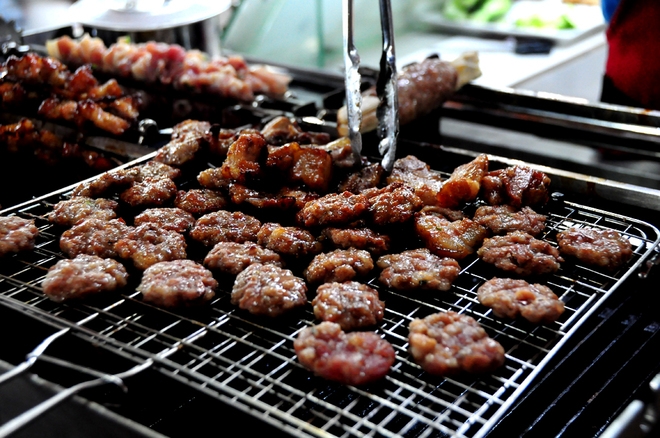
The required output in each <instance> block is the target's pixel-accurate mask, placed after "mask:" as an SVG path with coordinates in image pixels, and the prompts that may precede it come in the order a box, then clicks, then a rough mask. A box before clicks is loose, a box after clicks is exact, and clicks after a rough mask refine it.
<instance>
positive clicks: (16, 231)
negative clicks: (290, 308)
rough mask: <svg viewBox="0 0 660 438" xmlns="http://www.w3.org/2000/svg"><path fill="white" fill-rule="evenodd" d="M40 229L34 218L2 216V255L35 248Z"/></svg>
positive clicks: (0, 235) (0, 219) (0, 224)
mask: <svg viewBox="0 0 660 438" xmlns="http://www.w3.org/2000/svg"><path fill="white" fill-rule="evenodd" d="M38 234H39V229H38V228H37V227H36V225H35V224H34V220H32V219H23V218H21V217H18V216H0V257H2V256H4V255H6V254H11V253H15V252H19V251H27V250H31V249H32V248H34V241H35V239H36V237H37V235H38Z"/></svg>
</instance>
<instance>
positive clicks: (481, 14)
mask: <svg viewBox="0 0 660 438" xmlns="http://www.w3.org/2000/svg"><path fill="white" fill-rule="evenodd" d="M509 9H511V0H490V1H487V2H486V3H484V5H483V6H482V7H481V8H479V9H477V10H476V11H474V12H473V13H472V14H471V15H470V20H472V21H476V22H479V23H488V22H491V21H497V20H499V19H501V18H502V17H504V15H505V14H506V13H507V12H509Z"/></svg>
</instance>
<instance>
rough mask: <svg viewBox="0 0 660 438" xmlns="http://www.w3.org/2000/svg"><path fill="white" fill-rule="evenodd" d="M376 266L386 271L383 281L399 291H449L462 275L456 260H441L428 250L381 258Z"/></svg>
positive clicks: (383, 272) (382, 276)
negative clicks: (459, 275)
mask: <svg viewBox="0 0 660 438" xmlns="http://www.w3.org/2000/svg"><path fill="white" fill-rule="evenodd" d="M376 264H377V265H378V267H379V268H381V269H382V270H383V271H382V272H381V273H380V276H379V277H378V279H379V281H380V282H381V283H382V284H384V285H385V286H387V287H391V288H393V289H399V290H408V289H423V290H440V291H447V290H449V288H450V287H451V284H452V283H453V281H454V280H455V279H456V277H458V274H459V273H460V272H461V268H460V266H459V265H458V262H457V261H456V260H454V259H451V258H448V257H438V256H436V255H434V254H431V252H430V251H429V250H428V249H426V248H422V249H411V250H408V251H404V252H402V253H400V254H390V255H385V256H381V257H380V258H379V259H378V261H377V263H376Z"/></svg>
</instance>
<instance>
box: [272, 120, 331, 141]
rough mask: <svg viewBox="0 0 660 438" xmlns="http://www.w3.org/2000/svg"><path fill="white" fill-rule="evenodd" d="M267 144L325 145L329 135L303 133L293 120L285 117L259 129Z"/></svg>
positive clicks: (323, 133)
mask: <svg viewBox="0 0 660 438" xmlns="http://www.w3.org/2000/svg"><path fill="white" fill-rule="evenodd" d="M261 134H262V135H263V136H264V138H265V139H266V141H267V142H268V144H272V145H277V146H279V145H283V144H286V143H291V142H296V143H300V144H326V143H328V142H329V141H330V135H329V134H327V133H325V132H306V131H303V130H302V129H301V128H300V126H299V125H298V123H297V122H296V121H295V120H292V119H290V118H288V117H285V116H279V117H275V118H274V119H273V120H271V121H270V122H268V123H266V125H265V126H264V127H263V128H262V129H261Z"/></svg>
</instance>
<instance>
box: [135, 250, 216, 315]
mask: <svg viewBox="0 0 660 438" xmlns="http://www.w3.org/2000/svg"><path fill="white" fill-rule="evenodd" d="M217 287H218V282H217V281H216V280H215V279H214V278H213V274H212V273H211V271H209V270H208V269H206V268H204V267H203V266H202V265H200V264H198V263H195V262H193V261H192V260H173V261H166V262H159V263H155V264H153V265H151V266H150V267H148V268H147V269H146V270H145V271H144V273H143V274H142V281H141V282H140V285H139V286H138V287H137V290H138V291H139V292H140V293H142V299H143V300H144V301H145V302H148V303H152V304H154V305H156V306H158V307H166V308H173V307H189V306H195V305H200V304H204V303H207V302H208V301H210V300H211V299H212V298H213V297H214V296H215V289H216V288H217Z"/></svg>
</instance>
